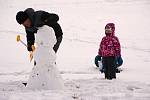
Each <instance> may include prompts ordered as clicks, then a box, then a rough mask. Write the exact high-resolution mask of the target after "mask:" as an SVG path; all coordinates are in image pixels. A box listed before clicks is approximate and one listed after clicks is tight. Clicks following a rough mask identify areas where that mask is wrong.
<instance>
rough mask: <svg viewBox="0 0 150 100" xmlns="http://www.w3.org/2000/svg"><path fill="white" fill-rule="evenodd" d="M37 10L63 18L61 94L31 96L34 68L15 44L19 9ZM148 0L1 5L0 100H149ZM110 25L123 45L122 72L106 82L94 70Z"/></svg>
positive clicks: (6, 0) (32, 0) (3, 1)
mask: <svg viewBox="0 0 150 100" xmlns="http://www.w3.org/2000/svg"><path fill="white" fill-rule="evenodd" d="M28 7H33V8H34V9H35V10H40V9H42V10H46V11H48V12H54V13H57V14H58V15H59V16H60V21H59V23H60V24H61V26H62V28H63V31H64V39H63V42H62V44H61V47H60V49H59V52H58V53H57V67H58V69H59V70H60V73H61V75H62V76H63V80H64V83H65V87H66V88H65V89H64V90H63V91H51V90H49V91H44V90H43V91H31V90H26V89H25V87H24V86H23V85H22V84H21V83H22V82H25V81H27V79H28V76H29V73H30V71H31V69H32V67H33V65H32V64H33V63H30V62H29V54H28V52H27V50H26V48H25V47H24V46H23V45H22V44H21V43H17V42H16V41H15V38H16V35H17V34H21V36H22V39H23V41H26V39H25V32H24V28H23V26H20V25H18V24H17V23H16V20H15V16H16V13H17V12H18V11H19V10H24V9H26V8H28ZM149 9H150V1H149V0H62V1H58V0H57V1H56V0H26V1H21V0H0V12H1V15H0V22H1V24H0V46H1V52H0V100H74V99H75V100H150V78H149V76H150V71H149V70H150V67H149V66H150V45H149V42H150V33H149V32H150V28H149V25H150V19H149V18H150V12H149ZM107 22H114V23H115V24H116V36H118V37H119V39H120V42H121V45H122V57H123V59H124V64H123V65H122V66H121V67H122V68H123V72H121V73H119V74H117V79H116V80H111V81H110V80H104V75H103V74H100V73H99V71H98V69H96V68H95V66H94V57H95V56H96V55H97V51H98V48H99V42H100V40H101V38H102V37H103V36H104V26H105V25H106V23H107Z"/></svg>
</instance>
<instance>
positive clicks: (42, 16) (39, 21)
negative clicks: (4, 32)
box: [16, 8, 63, 52]
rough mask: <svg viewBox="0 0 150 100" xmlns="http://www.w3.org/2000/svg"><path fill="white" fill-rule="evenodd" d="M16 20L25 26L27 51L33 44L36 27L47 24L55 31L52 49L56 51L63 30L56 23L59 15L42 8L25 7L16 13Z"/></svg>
mask: <svg viewBox="0 0 150 100" xmlns="http://www.w3.org/2000/svg"><path fill="white" fill-rule="evenodd" d="M16 20H17V22H18V23H19V24H22V25H23V26H24V27H25V30H26V37H27V50H28V51H32V48H31V46H32V45H34V42H35V36H34V33H37V31H38V27H42V26H43V25H48V26H49V27H52V28H53V30H54V32H55V36H56V40H57V42H56V44H55V45H54V47H53V49H54V51H55V52H57V50H58V48H59V46H60V43H61V41H62V38H63V32H62V29H61V26H60V25H59V24H58V20H59V16H58V15H57V14H54V13H48V12H45V11H42V10H39V11H34V9H32V8H27V9H26V10H25V11H19V12H18V13H17V15H16Z"/></svg>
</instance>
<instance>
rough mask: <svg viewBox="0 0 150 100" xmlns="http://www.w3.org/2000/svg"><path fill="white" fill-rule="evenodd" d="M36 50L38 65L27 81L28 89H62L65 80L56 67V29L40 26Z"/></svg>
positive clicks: (35, 56)
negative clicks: (54, 48)
mask: <svg viewBox="0 0 150 100" xmlns="http://www.w3.org/2000/svg"><path fill="white" fill-rule="evenodd" d="M35 43H36V44H37V48H36V50H35V52H34V60H35V61H36V66H34V68H33V69H32V72H31V74H30V77H29V80H28V82H27V88H28V89H50V90H52V89H53V90H54V89H62V88H63V81H62V78H61V76H60V74H59V72H58V70H57V68H56V54H55V52H54V50H53V46H54V44H55V43H56V37H55V34H54V31H53V29H52V28H51V27H49V26H46V25H45V26H43V27H40V28H39V30H38V32H37V35H36V42H35Z"/></svg>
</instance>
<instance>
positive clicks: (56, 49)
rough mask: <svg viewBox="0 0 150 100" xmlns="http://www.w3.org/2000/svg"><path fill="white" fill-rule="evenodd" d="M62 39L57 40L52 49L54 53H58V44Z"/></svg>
mask: <svg viewBox="0 0 150 100" xmlns="http://www.w3.org/2000/svg"><path fill="white" fill-rule="evenodd" d="M62 38H63V36H60V37H58V38H57V42H56V44H55V45H54V47H53V49H54V51H55V53H56V52H57V51H58V48H59V46H60V43H61V41H62Z"/></svg>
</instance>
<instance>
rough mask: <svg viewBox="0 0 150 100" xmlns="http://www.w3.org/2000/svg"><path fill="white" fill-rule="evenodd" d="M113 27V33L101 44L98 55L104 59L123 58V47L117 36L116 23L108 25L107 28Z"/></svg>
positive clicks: (103, 39)
mask: <svg viewBox="0 0 150 100" xmlns="http://www.w3.org/2000/svg"><path fill="white" fill-rule="evenodd" d="M108 26H109V27H111V30H112V33H111V34H110V35H108V34H107V33H106V32H105V34H106V36H104V37H103V38H102V40H101V43H100V48H99V52H98V54H99V55H100V56H102V57H109V56H121V47H120V42H119V39H118V38H117V37H116V36H115V25H114V23H108V24H107V25H106V26H105V27H108Z"/></svg>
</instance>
